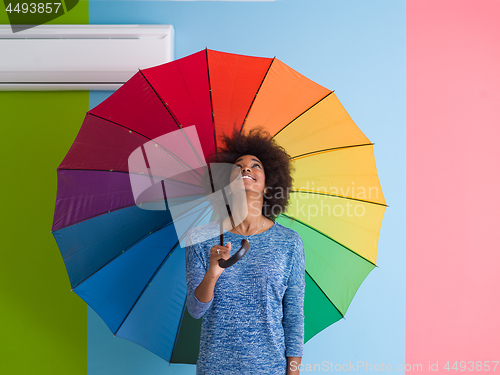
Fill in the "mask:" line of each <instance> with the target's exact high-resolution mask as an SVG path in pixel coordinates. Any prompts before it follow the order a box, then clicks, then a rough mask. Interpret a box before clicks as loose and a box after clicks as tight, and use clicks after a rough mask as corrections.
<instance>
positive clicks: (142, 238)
mask: <svg viewBox="0 0 500 375" xmlns="http://www.w3.org/2000/svg"><path fill="white" fill-rule="evenodd" d="M200 204H201V203H200ZM198 205H199V204H198ZM194 207H196V206H194ZM194 207H191V208H189V209H188V210H187V211H185V212H184V213H183V214H185V213H186V212H188V211H190V210H192V209H193V208H194ZM205 210H206V208H205V209H203V211H205ZM203 211H202V212H203ZM183 214H182V215H183ZM101 215H104V214H101ZM180 216H181V215H179V217H178V219H179V218H180ZM173 222H174V220H173V219H172V218H170V220H168V221H167V222H165V223H162V224H160V225H159V226H158V227H156V228H154V229H153V230H151V231H149V233H147V234H145V235H143V236H142V237H141V238H139V239H137V240H136V241H134V242H133V243H132V244H130V245H129V246H128V247H127V248H126V249H124V250H123V252H121V253H119V254H116V255H115V256H114V257H113V258H112V259H110V260H109V261H108V262H106V263H105V264H103V265H102V266H101V267H99V268H98V269H97V270H95V271H94V272H92V273H91V274H90V275H88V276H87V277H85V279H83V280H82V281H80V282H79V283H78V284H76V285H75V286H74V287H72V288H71V290H74V289H75V288H77V287H78V286H80V285H81V284H82V283H83V282H85V281H86V280H87V279H89V278H90V277H92V276H93V275H95V274H96V273H97V272H99V271H100V270H101V269H103V268H104V267H106V266H107V265H108V264H110V263H111V262H113V261H114V260H115V259H116V258H118V257H119V256H120V255H122V254H124V253H125V252H127V251H128V250H130V249H131V248H132V247H134V246H135V245H137V244H138V243H139V242H141V241H143V240H144V239H145V238H147V237H148V236H150V235H151V234H153V233H156V232H158V231H159V230H161V229H163V228H165V227H167V226H168V225H171V224H172V223H173ZM80 251H81V250H80ZM76 253H78V251H77V252H75V253H73V254H71V255H70V256H69V257H71V256H73V255H75V254H76ZM69 257H68V258H69Z"/></svg>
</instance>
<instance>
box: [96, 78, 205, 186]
mask: <svg viewBox="0 0 500 375" xmlns="http://www.w3.org/2000/svg"><path fill="white" fill-rule="evenodd" d="M148 83H149V82H148ZM153 90H154V89H153ZM88 114H89V115H91V116H94V117H97V118H100V119H101V120H104V121H107V122H109V123H112V124H115V125H117V126H119V127H121V128H123V129H127V130H129V131H130V132H133V133H134V134H137V135H139V136H141V137H144V138H145V139H147V140H149V141H150V142H154V143H155V144H157V145H158V146H160V147H161V148H162V149H163V150H165V151H166V152H167V153H169V154H170V155H171V156H172V157H173V158H174V159H176V160H177V162H178V163H179V164H180V165H182V166H183V168H184V169H186V171H187V172H189V174H191V175H192V176H193V177H195V178H197V179H199V180H201V174H199V173H198V172H196V170H195V169H192V168H189V165H187V166H186V165H185V163H184V162H183V161H182V159H181V158H180V157H178V156H177V155H175V154H173V153H172V152H171V151H170V150H168V149H167V148H165V147H164V146H163V145H161V144H159V143H157V142H155V141H154V140H153V139H151V138H149V137H147V136H145V135H144V134H142V133H139V132H137V131H135V130H133V129H130V128H128V127H126V126H124V125H122V124H119V123H117V122H115V121H111V120H109V119H106V118H104V117H101V116H98V115H96V114H94V113H92V112H88ZM182 134H184V132H182ZM188 143H189V141H188ZM195 155H196V156H197V157H198V154H197V153H196V152H195ZM193 171H194V172H195V173H196V174H197V175H198V176H194V175H193V173H192V172H193Z"/></svg>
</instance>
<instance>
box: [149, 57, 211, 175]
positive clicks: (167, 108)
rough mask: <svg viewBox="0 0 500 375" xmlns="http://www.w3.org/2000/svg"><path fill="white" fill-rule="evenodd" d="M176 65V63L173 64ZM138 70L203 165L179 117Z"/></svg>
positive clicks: (201, 164)
mask: <svg viewBox="0 0 500 375" xmlns="http://www.w3.org/2000/svg"><path fill="white" fill-rule="evenodd" d="M175 66H177V65H175ZM139 72H140V73H141V75H142V77H143V78H144V79H145V81H146V82H147V83H148V85H149V87H151V90H153V92H154V93H155V94H156V96H157V97H158V99H159V100H160V102H161V104H162V105H163V106H164V107H165V109H166V110H167V111H168V113H169V114H170V116H172V119H173V120H174V121H175V123H176V125H177V127H178V128H179V130H180V131H181V132H182V135H184V138H185V139H186V141H187V143H188V144H189V147H191V150H192V151H193V153H194V155H195V156H196V159H198V162H199V163H200V166H203V165H204V161H203V160H201V159H200V157H199V155H198V153H197V152H196V150H195V149H194V148H193V145H192V144H191V142H190V140H189V138H187V137H186V134H185V133H184V130H182V124H181V123H180V121H179V119H178V118H177V117H176V116H175V115H174V112H173V111H171V110H170V108H169V106H168V104H167V103H165V101H163V100H162V99H161V96H160V94H158V92H157V91H156V90H155V88H154V87H153V85H152V84H151V83H150V82H149V80H148V79H147V78H146V76H145V75H144V73H143V72H142V70H141V69H139ZM181 77H182V74H181Z"/></svg>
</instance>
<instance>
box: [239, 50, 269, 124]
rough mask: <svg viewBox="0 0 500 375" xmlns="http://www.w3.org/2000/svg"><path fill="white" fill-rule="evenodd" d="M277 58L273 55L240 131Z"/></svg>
mask: <svg viewBox="0 0 500 375" xmlns="http://www.w3.org/2000/svg"><path fill="white" fill-rule="evenodd" d="M275 60H276V57H273V61H271V63H270V64H269V66H268V68H267V71H266V74H265V75H264V78H262V81H261V82H260V85H259V88H258V89H257V91H256V92H255V95H254V97H253V99H252V103H250V107H248V111H247V113H246V114H245V117H244V118H243V123H242V124H241V128H240V133H241V132H242V131H243V127H244V126H245V122H246V121H247V118H248V115H249V114H250V111H251V110H252V107H253V103H254V102H255V99H256V98H257V95H258V94H259V91H260V89H261V87H262V84H263V83H264V81H265V80H266V78H267V75H268V74H269V71H270V70H271V67H272V66H273V63H274V61H275Z"/></svg>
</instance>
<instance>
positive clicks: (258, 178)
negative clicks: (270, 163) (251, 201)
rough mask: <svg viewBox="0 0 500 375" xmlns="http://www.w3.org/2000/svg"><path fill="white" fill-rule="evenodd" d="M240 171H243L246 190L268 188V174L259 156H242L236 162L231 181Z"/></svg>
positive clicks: (262, 190) (258, 190) (242, 176)
mask: <svg viewBox="0 0 500 375" xmlns="http://www.w3.org/2000/svg"><path fill="white" fill-rule="evenodd" d="M239 172H241V179H242V181H243V185H244V186H245V191H255V192H258V193H263V192H264V189H265V188H266V175H265V173H264V166H263V165H262V163H261V161H260V160H259V158H257V157H256V156H253V155H243V156H240V157H239V158H238V159H236V161H235V162H234V167H233V170H232V172H231V181H233V180H234V179H235V178H237V177H238V175H239Z"/></svg>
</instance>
